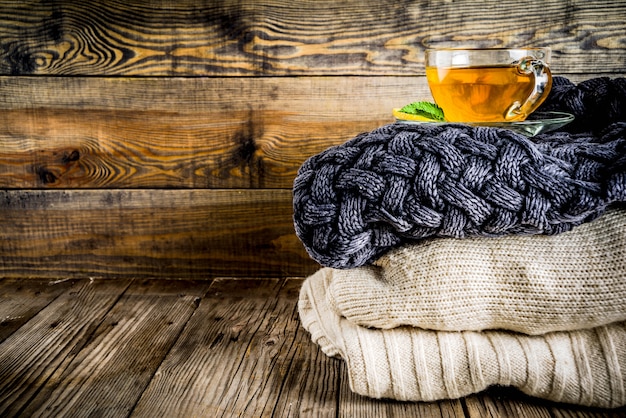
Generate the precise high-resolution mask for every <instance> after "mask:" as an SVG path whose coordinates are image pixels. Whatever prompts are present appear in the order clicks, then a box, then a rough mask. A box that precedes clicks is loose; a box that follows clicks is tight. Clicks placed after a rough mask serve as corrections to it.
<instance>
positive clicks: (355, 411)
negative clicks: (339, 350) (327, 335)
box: [338, 367, 488, 418]
mask: <svg viewBox="0 0 626 418" xmlns="http://www.w3.org/2000/svg"><path fill="white" fill-rule="evenodd" d="M339 395H340V396H339V415H338V416H339V417H342V418H369V417H406V418H412V417H419V418H443V417H445V418H462V417H465V411H464V409H463V404H462V402H461V400H458V399H454V400H442V401H438V402H399V401H394V400H386V399H371V398H367V397H365V396H361V395H357V394H355V393H354V392H352V391H351V390H350V387H349V385H348V373H347V371H346V369H345V367H344V368H342V375H341V390H340V393H339ZM486 416H488V415H485V417H486Z"/></svg>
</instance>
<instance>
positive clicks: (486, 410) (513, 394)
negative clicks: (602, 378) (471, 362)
mask: <svg viewBox="0 0 626 418" xmlns="http://www.w3.org/2000/svg"><path fill="white" fill-rule="evenodd" d="M464 402H465V405H466V410H467V416H468V418H483V417H486V416H491V417H500V416H501V417H509V416H519V417H529V418H530V417H536V418H544V417H545V418H618V417H624V416H625V414H626V408H617V409H614V410H611V409H600V408H588V407H583V406H577V405H569V404H562V403H555V402H549V401H545V400H542V399H537V398H532V397H530V396H527V395H524V394H522V393H521V392H519V391H517V390H515V389H512V388H503V387H494V388H491V389H489V390H488V391H486V392H484V393H481V394H477V395H472V396H468V397H467V398H466V399H465V400H464Z"/></svg>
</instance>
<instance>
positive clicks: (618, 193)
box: [293, 77, 626, 268]
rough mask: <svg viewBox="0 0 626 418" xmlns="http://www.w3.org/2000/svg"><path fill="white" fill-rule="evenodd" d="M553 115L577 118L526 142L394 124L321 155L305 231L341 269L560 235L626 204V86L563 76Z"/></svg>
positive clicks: (317, 252) (316, 253)
mask: <svg viewBox="0 0 626 418" xmlns="http://www.w3.org/2000/svg"><path fill="white" fill-rule="evenodd" d="M542 110H558V111H565V112H570V113H573V114H574V115H575V116H576V120H575V122H574V123H572V125H570V126H567V127H565V128H563V129H562V130H560V131H556V132H551V133H546V134H542V135H539V136H537V137H535V138H532V139H531V138H526V137H524V136H522V135H520V134H517V133H514V132H512V131H509V130H505V129H498V128H487V127H471V126H467V125H462V124H441V125H430V124H423V125H407V124H390V125H386V126H383V127H380V128H379V129H376V130H374V131H372V132H368V133H362V134H360V135H358V136H357V137H355V138H353V139H352V140H350V141H348V142H346V143H344V144H342V145H339V146H336V147H332V148H329V149H327V150H326V151H324V152H322V153H320V154H318V155H315V156H313V157H311V158H309V159H308V160H307V161H306V162H305V163H304V164H303V165H302V167H301V168H300V170H299V171H298V175H297V177H296V179H295V181H294V188H293V205H294V226H295V230H296V234H297V235H298V237H299V238H300V240H301V241H302V243H303V244H304V246H305V248H306V250H307V252H308V253H309V255H310V256H311V257H312V258H313V259H314V260H316V261H317V262H318V263H320V264H322V265H324V266H327V267H334V268H353V267H358V266H361V265H364V264H369V263H371V262H373V261H374V260H376V259H377V258H378V257H380V256H381V255H382V254H384V253H385V252H387V251H389V250H390V249H391V248H394V247H397V246H399V245H401V244H404V243H408V242H414V241H416V240H420V239H425V238H428V237H454V238H463V237H470V236H499V235H505V234H558V233H561V232H565V231H568V230H570V229H571V228H572V227H574V226H576V225H579V224H582V223H584V222H588V221H591V220H593V219H595V218H596V217H598V216H600V215H601V214H602V213H603V212H604V211H605V210H606V208H607V207H608V206H609V205H611V204H614V203H616V202H624V201H626V79H623V78H620V79H613V80H611V79H608V78H598V79H593V80H589V81H587V82H583V83H580V84H579V85H578V86H575V85H573V84H572V83H570V82H569V81H568V80H567V79H564V78H561V77H555V80H554V84H553V88H552V91H551V93H550V96H549V97H548V99H547V100H546V102H545V103H544V105H543V106H542Z"/></svg>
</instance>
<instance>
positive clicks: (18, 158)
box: [0, 77, 429, 189]
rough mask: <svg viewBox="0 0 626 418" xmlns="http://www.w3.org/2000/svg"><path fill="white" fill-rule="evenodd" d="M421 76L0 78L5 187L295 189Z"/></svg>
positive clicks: (402, 100)
mask: <svg viewBox="0 0 626 418" xmlns="http://www.w3.org/2000/svg"><path fill="white" fill-rule="evenodd" d="M424 97H429V93H428V91H427V86H426V83H425V80H424V78H423V77H376V78H372V79H369V78H363V77H295V78H285V79H282V78H246V79H221V78H219V79H213V78H201V79H195V78H192V79H186V78H173V79H160V78H84V77H82V78H80V77H69V78H54V77H43V78H42V77H0V109H3V111H0V187H2V188H104V187H107V188H164V187H165V188H173V187H176V188H289V189H290V188H291V187H292V184H293V179H294V177H295V175H296V171H297V170H298V168H299V167H300V165H301V164H302V162H304V160H305V159H306V158H308V157H309V156H311V155H314V154H316V153H318V152H321V151H322V150H324V149H326V148H328V147H330V146H332V145H337V144H340V143H342V142H345V141H347V140H348V139H350V138H352V137H353V136H355V135H356V134H358V133H359V132H363V131H369V130H372V129H374V128H376V127H378V126H381V125H384V124H386V123H390V122H392V121H393V117H392V115H391V109H392V108H393V107H400V106H403V105H404V104H406V103H409V102H411V101H414V100H418V99H420V98H424Z"/></svg>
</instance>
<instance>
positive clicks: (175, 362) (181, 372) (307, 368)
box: [133, 279, 337, 417]
mask: <svg viewBox="0 0 626 418" xmlns="http://www.w3.org/2000/svg"><path fill="white" fill-rule="evenodd" d="M300 285H301V280H287V281H286V282H283V281H278V280H271V279H269V280H263V281H259V280H234V279H224V280H216V281H215V282H214V285H213V286H212V287H211V290H210V292H209V294H208V295H207V298H206V299H205V300H203V301H202V303H201V305H200V307H199V308H198V311H197V313H196V315H194V317H193V318H192V319H191V321H190V323H189V325H188V327H187V328H186V329H185V331H184V333H183V334H182V335H181V337H180V340H179V342H178V343H177V344H176V345H175V346H174V347H173V348H172V350H171V352H170V354H169V355H168V357H167V358H166V359H165V361H164V362H163V365H162V367H161V368H160V369H159V370H158V371H157V373H156V375H155V377H154V379H153V380H152V382H151V384H150V386H149V387H148V388H147V390H146V391H145V393H144V395H143V397H142V398H141V400H140V402H139V404H138V405H137V407H136V408H135V410H134V411H133V416H141V417H143V416H146V417H147V416H156V415H163V416H168V417H178V416H180V417H189V416H211V417H220V416H223V417H231V416H246V417H270V416H272V417H274V416H275V417H297V416H315V417H318V416H319V417H334V416H336V398H337V396H336V393H335V386H336V377H337V374H336V372H337V362H333V361H332V360H331V359H327V358H320V357H318V356H317V355H316V354H314V355H313V357H311V354H312V351H311V350H309V349H308V348H309V345H308V344H306V345H305V344H303V343H304V341H303V333H304V332H303V330H302V329H301V328H300V326H299V324H300V323H299V320H298V315H297V311H296V296H297V292H298V290H299V288H300ZM309 343H310V341H309Z"/></svg>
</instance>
